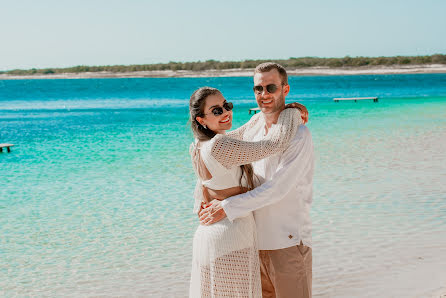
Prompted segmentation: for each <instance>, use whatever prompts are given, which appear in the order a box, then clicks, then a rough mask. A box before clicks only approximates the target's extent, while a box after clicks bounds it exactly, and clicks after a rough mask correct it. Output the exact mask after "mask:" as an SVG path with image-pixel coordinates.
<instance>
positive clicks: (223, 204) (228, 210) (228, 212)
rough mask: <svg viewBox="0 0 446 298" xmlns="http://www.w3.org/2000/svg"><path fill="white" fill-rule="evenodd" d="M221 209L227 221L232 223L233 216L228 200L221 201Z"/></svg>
mask: <svg viewBox="0 0 446 298" xmlns="http://www.w3.org/2000/svg"><path fill="white" fill-rule="evenodd" d="M221 207H222V208H223V210H224V211H225V213H226V217H227V218H228V219H229V221H230V222H231V223H232V222H233V221H234V219H235V217H234V214H233V212H232V210H231V208H230V204H229V199H226V200H223V201H221Z"/></svg>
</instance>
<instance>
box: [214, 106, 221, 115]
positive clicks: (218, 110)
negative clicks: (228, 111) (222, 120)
mask: <svg viewBox="0 0 446 298" xmlns="http://www.w3.org/2000/svg"><path fill="white" fill-rule="evenodd" d="M212 113H213V114H214V115H215V116H219V115H221V114H223V108H222V107H218V108H214V109H213V110H212Z"/></svg>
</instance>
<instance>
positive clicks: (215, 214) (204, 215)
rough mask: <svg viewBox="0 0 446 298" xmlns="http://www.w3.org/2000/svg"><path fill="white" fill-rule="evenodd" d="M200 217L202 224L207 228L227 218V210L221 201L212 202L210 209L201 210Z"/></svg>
mask: <svg viewBox="0 0 446 298" xmlns="http://www.w3.org/2000/svg"><path fill="white" fill-rule="evenodd" d="M198 215H199V216H200V223H201V224H202V225H205V226H208V225H211V224H213V223H216V222H219V221H220V220H222V219H224V218H225V217H226V213H225V210H224V209H223V207H222V206H221V202H220V201H219V200H212V201H211V202H210V203H209V205H208V207H206V208H204V209H201V210H200V213H198Z"/></svg>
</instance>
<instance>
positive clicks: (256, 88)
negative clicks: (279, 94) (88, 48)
mask: <svg viewBox="0 0 446 298" xmlns="http://www.w3.org/2000/svg"><path fill="white" fill-rule="evenodd" d="M278 88H279V87H277V86H276V85H274V84H269V85H266V91H268V93H274V92H276V91H277V89H278ZM252 89H253V90H254V92H255V93H256V94H261V93H262V92H263V86H260V85H258V86H254V87H253V88H252Z"/></svg>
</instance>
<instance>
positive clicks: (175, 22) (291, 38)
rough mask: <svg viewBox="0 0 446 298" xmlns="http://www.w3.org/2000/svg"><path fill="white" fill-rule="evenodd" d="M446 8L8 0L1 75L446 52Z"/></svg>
mask: <svg viewBox="0 0 446 298" xmlns="http://www.w3.org/2000/svg"><path fill="white" fill-rule="evenodd" d="M445 16H446V1H444V0H424V1H421V0H420V1H412V0H405V1H396V0H387V1H385V0H374V1H361V0H356V1H350V0H336V1H335V0H308V1H300V0H294V1H263V0H257V1H251V0H246V1H243V0H239V1H233V0H226V1H222V0H220V1H212V0H207V1H195V0H189V1H179V0H158V1H149V0H146V1H143V0H125V1H124V0H122V1H114V0H108V1H105V0H104V1H102V0H77V1H68V0H58V1H54V0H38V1H36V0H34V1H32V0H28V1H24V0H8V1H7V0H0V70H8V69H15V68H32V67H36V68H43V67H68V66H75V65H116V64H146V63H158V62H169V61H181V62H184V61H198V60H202V61H203V60H207V59H215V60H221V61H222V60H245V59H264V58H270V59H286V58H289V57H303V56H317V57H344V56H347V55H349V56H352V57H354V56H394V55H430V54H435V53H442V54H446V38H445V37H444V36H445V35H446V17H445Z"/></svg>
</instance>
